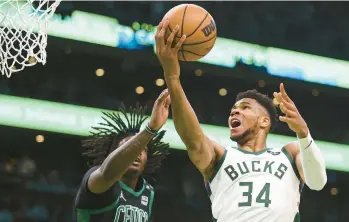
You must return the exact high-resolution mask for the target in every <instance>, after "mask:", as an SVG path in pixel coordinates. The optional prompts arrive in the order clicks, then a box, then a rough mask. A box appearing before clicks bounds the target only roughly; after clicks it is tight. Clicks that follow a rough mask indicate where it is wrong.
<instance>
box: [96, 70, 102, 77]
mask: <svg viewBox="0 0 349 222" xmlns="http://www.w3.org/2000/svg"><path fill="white" fill-rule="evenodd" d="M96 76H99V77H101V76H104V69H97V70H96Z"/></svg>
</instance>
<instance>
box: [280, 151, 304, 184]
mask: <svg viewBox="0 0 349 222" xmlns="http://www.w3.org/2000/svg"><path fill="white" fill-rule="evenodd" d="M281 151H282V152H283V153H284V154H285V156H286V157H287V159H288V160H289V161H290V163H291V166H292V168H293V172H294V173H295V174H296V176H297V178H298V180H300V181H301V177H300V175H299V172H298V169H297V166H296V163H295V162H294V160H293V158H292V157H291V155H290V153H289V152H288V151H287V150H286V148H285V147H282V149H281Z"/></svg>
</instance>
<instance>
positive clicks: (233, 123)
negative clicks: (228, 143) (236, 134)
mask: <svg viewBox="0 0 349 222" xmlns="http://www.w3.org/2000/svg"><path fill="white" fill-rule="evenodd" d="M230 126H231V128H233V129H235V128H238V127H239V126H241V122H240V120H238V119H236V118H233V119H232V120H231V121H230Z"/></svg>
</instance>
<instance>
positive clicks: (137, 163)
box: [132, 158, 141, 166]
mask: <svg viewBox="0 0 349 222" xmlns="http://www.w3.org/2000/svg"><path fill="white" fill-rule="evenodd" d="M139 164H141V160H140V159H139V158H137V159H135V161H133V163H132V165H134V166H138V165H139Z"/></svg>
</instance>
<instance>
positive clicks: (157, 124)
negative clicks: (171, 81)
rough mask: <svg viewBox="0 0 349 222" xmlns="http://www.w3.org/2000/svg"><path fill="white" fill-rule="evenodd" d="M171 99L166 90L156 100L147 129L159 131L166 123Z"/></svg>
mask: <svg viewBox="0 0 349 222" xmlns="http://www.w3.org/2000/svg"><path fill="white" fill-rule="evenodd" d="M170 104H171V97H170V94H169V92H168V90H167V89H165V90H164V91H162V93H161V94H160V96H159V97H158V99H157V100H156V101H155V103H154V106H153V111H152V113H151V118H150V122H149V127H150V128H151V129H152V130H159V129H160V128H161V127H162V126H163V125H164V124H165V123H166V121H167V119H168V114H169V107H170Z"/></svg>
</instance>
